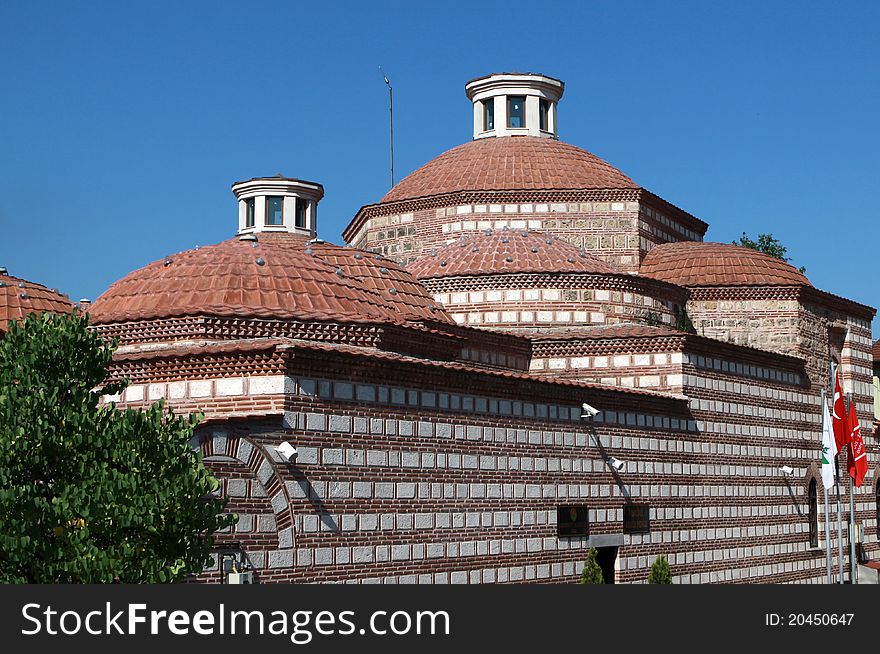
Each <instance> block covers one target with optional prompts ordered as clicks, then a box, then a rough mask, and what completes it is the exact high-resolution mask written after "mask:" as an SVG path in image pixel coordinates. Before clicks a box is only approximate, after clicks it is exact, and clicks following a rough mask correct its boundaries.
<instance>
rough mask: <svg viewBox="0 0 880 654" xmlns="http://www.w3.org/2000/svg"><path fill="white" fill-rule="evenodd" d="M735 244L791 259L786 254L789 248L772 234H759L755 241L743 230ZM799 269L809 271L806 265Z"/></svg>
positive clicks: (772, 255) (779, 257) (788, 260)
mask: <svg viewBox="0 0 880 654" xmlns="http://www.w3.org/2000/svg"><path fill="white" fill-rule="evenodd" d="M733 244H734V245H739V246H741V247H744V248H751V249H752V250H757V251H758V252H763V253H764V254H769V255H770V256H771V257H776V258H777V259H782V260H783V261H785V262H790V261H791V259H790V258H789V257H787V256H785V255H786V254H788V248H787V247H785V246H784V245H783V244H782V243H780V242H779V239H777V238H775V237H774V236H773V235H772V234H758V240H757V241H754V240H752V239H751V238H749V236H748V235H747V234H746V233H745V232H743V235H742V236H741V237H740V239H739V241H734V242H733ZM798 270H800V271H801V273H805V272H807V269H806V267H805V266H801V267H800V268H799V269H798Z"/></svg>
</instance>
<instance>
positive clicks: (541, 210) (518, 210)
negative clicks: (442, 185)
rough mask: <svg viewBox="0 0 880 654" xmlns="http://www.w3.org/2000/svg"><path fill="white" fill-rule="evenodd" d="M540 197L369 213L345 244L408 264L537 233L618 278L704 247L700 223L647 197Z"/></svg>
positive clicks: (442, 201) (379, 208) (464, 200)
mask: <svg viewBox="0 0 880 654" xmlns="http://www.w3.org/2000/svg"><path fill="white" fill-rule="evenodd" d="M469 195H472V196H473V195H479V194H469ZM542 195H543V197H531V195H530V194H527V193H521V194H511V196H510V197H508V198H504V197H495V198H488V199H490V200H492V199H494V200H496V201H495V202H492V201H488V202H487V201H486V199H487V198H483V197H458V196H455V197H450V198H437V199H434V200H433V201H432V202H430V203H427V202H424V203H421V204H426V203H427V204H429V206H427V207H424V206H420V204H419V203H414V202H411V203H395V204H392V205H373V206H372V207H367V208H365V209H362V210H361V212H360V213H359V214H358V216H357V217H356V218H355V220H353V221H352V223H351V225H349V227H348V228H347V229H346V231H345V234H344V237H345V238H346V240H347V241H348V242H349V243H350V244H352V245H354V246H355V247H359V248H363V249H368V250H375V251H376V252H381V253H382V254H385V255H387V256H389V257H391V258H393V259H395V260H396V261H398V262H400V263H403V264H407V263H410V262H412V261H415V260H416V259H417V258H418V257H419V256H421V255H422V254H423V253H425V252H429V251H430V250H431V249H433V248H437V247H440V246H443V245H446V244H447V243H449V242H451V241H453V240H455V239H458V238H459V237H460V236H462V235H465V236H466V235H470V234H476V233H478V232H480V231H483V230H485V229H490V228H491V229H503V228H504V227H508V228H510V229H531V230H540V231H545V232H548V233H551V234H553V235H555V236H558V237H560V238H562V239H564V240H566V241H568V242H570V243H572V244H574V245H576V246H578V247H583V248H585V249H586V250H588V251H589V252H590V253H592V254H594V255H596V256H598V257H600V258H602V259H604V260H605V261H607V262H608V263H610V264H612V265H614V266H616V267H617V268H618V269H619V270H620V271H621V272H638V269H639V265H640V264H641V260H642V257H643V256H644V255H645V254H646V253H647V252H648V251H649V250H650V249H651V248H652V247H653V246H654V245H657V244H660V243H666V242H670V241H680V240H702V238H703V234H704V233H705V230H706V225H705V223H702V222H701V221H698V220H696V219H695V218H693V216H689V215H688V214H686V213H685V212H683V211H681V210H680V209H677V208H676V207H673V206H672V205H669V204H668V203H665V202H664V201H662V200H660V199H659V198H656V197H655V196H651V195H650V194H648V193H647V192H645V191H641V192H636V191H633V192H630V193H628V194H624V195H621V192H612V191H605V192H603V191H596V192H592V193H581V195H584V196H585V197H584V198H581V199H580V201H577V195H578V194H577V193H568V194H564V195H560V196H559V197H555V198H554V197H552V195H553V194H552V193H543V194H542ZM556 195H559V194H556ZM586 199H589V200H590V201H584V200H586ZM497 200H501V201H497ZM504 200H507V201H504Z"/></svg>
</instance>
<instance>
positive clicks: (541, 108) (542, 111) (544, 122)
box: [538, 100, 550, 132]
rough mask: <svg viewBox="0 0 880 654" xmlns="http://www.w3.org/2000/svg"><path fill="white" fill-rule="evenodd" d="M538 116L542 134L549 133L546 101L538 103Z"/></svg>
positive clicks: (548, 114) (547, 103) (548, 105)
mask: <svg viewBox="0 0 880 654" xmlns="http://www.w3.org/2000/svg"><path fill="white" fill-rule="evenodd" d="M538 115H539V116H540V123H541V124H540V127H541V131H542V132H549V131H550V103H549V102H547V100H539V101H538Z"/></svg>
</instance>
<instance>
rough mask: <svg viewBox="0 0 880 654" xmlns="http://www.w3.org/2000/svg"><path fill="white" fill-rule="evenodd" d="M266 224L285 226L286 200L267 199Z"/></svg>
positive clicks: (280, 198)
mask: <svg viewBox="0 0 880 654" xmlns="http://www.w3.org/2000/svg"><path fill="white" fill-rule="evenodd" d="M266 224H267V225H283V224H284V198H283V197H277V196H272V197H267V198H266Z"/></svg>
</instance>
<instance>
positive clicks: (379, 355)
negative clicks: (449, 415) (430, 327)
mask: <svg viewBox="0 0 880 654" xmlns="http://www.w3.org/2000/svg"><path fill="white" fill-rule="evenodd" d="M288 342H289V345H279V346H278V349H279V350H284V349H285V348H290V349H293V350H296V349H307V350H317V351H322V352H339V353H344V354H348V355H354V356H360V357H367V358H372V359H382V360H386V361H399V362H406V363H412V364H416V365H420V366H426V367H430V368H442V369H445V370H452V371H456V372H465V373H474V374H480V375H487V376H490V377H502V378H506V379H513V380H517V381H535V382H539V383H542V384H552V385H555V386H570V387H575V388H583V389H601V390H605V391H611V392H615V393H624V394H627V395H642V396H646V397H663V398H672V399H675V400H680V399H682V396H679V395H675V394H673V393H667V392H662V391H651V390H646V389H640V388H623V387H620V386H607V385H604V384H597V383H593V382H583V381H578V380H570V379H560V378H555V377H549V376H547V375H534V374H531V373H527V372H517V371H512V370H493V369H487V368H477V367H475V366H471V365H468V364H465V363H458V362H451V361H433V360H429V359H418V358H416V357H411V356H407V355H405V354H398V353H396V352H387V351H384V350H376V349H372V348H365V347H357V346H355V345H344V344H341V343H317V342H313V341H301V340H293V339H289V340H288Z"/></svg>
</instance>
